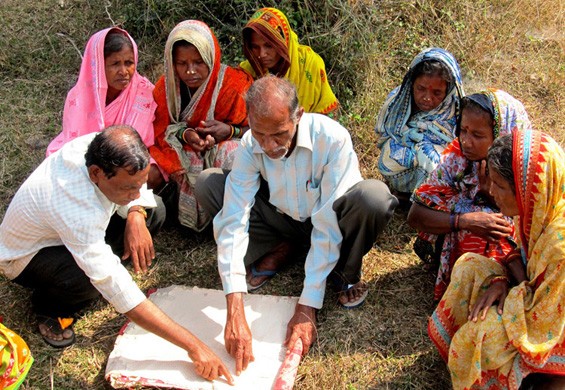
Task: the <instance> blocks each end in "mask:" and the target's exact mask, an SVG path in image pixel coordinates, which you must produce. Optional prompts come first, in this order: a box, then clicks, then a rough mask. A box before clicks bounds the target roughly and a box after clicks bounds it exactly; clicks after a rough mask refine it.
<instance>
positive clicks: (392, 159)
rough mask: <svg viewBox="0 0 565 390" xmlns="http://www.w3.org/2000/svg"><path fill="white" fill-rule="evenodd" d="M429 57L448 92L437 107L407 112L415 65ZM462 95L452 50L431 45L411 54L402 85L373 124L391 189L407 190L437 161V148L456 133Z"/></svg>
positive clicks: (419, 182)
mask: <svg viewBox="0 0 565 390" xmlns="http://www.w3.org/2000/svg"><path fill="white" fill-rule="evenodd" d="M432 60H433V61H438V62H440V63H441V64H442V65H443V66H444V67H445V68H446V69H447V70H448V71H449V73H450V74H451V77H452V78H453V80H454V82H453V83H451V84H450V85H448V86H447V94H446V96H445V98H444V99H443V101H442V102H441V103H440V104H439V105H438V106H437V107H436V108H434V109H433V110H430V111H418V112H415V113H412V112H411V110H412V84H413V82H414V76H413V73H414V69H415V68H416V67H417V66H418V65H419V64H421V63H423V62H426V61H432ZM463 96H464V92H463V82H462V79H461V70H460V69H459V64H458V63H457V60H456V59H455V57H453V55H452V54H451V53H449V52H448V51H446V50H443V49H439V48H430V49H426V50H424V51H422V52H421V53H420V54H418V55H417V56H416V58H414V60H413V61H412V64H410V69H409V70H408V73H406V75H405V76H404V80H403V81H402V85H400V86H399V87H397V88H396V89H394V90H393V91H392V92H391V93H390V95H389V96H388V98H387V99H386V101H385V103H384V105H383V107H382V108H381V111H380V112H379V117H378V119H377V125H376V127H375V132H376V133H377V136H379V140H378V142H377V147H378V148H379V149H380V154H379V171H380V172H381V174H382V175H383V176H384V177H385V179H386V181H387V183H388V184H389V186H390V187H391V188H392V189H393V190H396V191H399V192H409V193H411V192H412V191H414V189H415V188H417V187H418V186H419V185H420V184H421V183H422V182H423V181H424V180H425V179H426V177H428V175H429V174H430V172H432V171H433V170H434V169H435V167H436V166H437V165H438V164H439V160H440V155H441V153H442V152H443V150H444V149H445V147H446V146H447V144H449V143H450V142H451V141H453V139H454V137H455V126H456V121H457V115H458V113H459V100H460V99H461V98H462V97H463Z"/></svg>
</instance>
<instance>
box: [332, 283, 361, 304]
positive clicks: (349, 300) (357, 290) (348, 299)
mask: <svg viewBox="0 0 565 390" xmlns="http://www.w3.org/2000/svg"><path fill="white" fill-rule="evenodd" d="M368 292H369V286H367V283H365V282H363V281H359V282H357V283H355V284H354V285H353V286H351V287H350V288H348V289H347V290H344V291H340V292H339V293H338V297H337V300H338V302H339V304H340V305H342V306H344V307H347V308H353V307H357V306H359V305H361V304H362V303H363V302H364V301H365V298H366V297H367V293H368Z"/></svg>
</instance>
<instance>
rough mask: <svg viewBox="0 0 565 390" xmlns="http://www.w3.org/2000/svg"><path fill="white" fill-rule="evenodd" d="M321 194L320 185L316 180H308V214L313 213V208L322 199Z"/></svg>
mask: <svg viewBox="0 0 565 390" xmlns="http://www.w3.org/2000/svg"><path fill="white" fill-rule="evenodd" d="M320 195H321V190H320V185H319V184H318V183H316V182H313V181H311V180H308V182H306V204H307V207H308V210H306V212H307V213H308V216H311V215H312V210H313V209H314V206H316V204H317V203H318V201H319V200H320Z"/></svg>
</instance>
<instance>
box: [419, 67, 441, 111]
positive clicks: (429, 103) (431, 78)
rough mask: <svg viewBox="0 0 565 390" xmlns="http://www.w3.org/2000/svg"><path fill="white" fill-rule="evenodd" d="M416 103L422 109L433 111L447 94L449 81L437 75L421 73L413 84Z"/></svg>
mask: <svg viewBox="0 0 565 390" xmlns="http://www.w3.org/2000/svg"><path fill="white" fill-rule="evenodd" d="M412 94H413V96H414V103H415V104H416V107H418V109H419V110H420V111H431V110H433V109H434V108H436V107H437V106H439V105H440V104H441V102H443V99H445V96H446V95H447V82H446V81H445V80H444V79H442V78H441V77H440V76H437V75H426V74H423V75H420V76H418V77H416V80H414V83H413V85H412Z"/></svg>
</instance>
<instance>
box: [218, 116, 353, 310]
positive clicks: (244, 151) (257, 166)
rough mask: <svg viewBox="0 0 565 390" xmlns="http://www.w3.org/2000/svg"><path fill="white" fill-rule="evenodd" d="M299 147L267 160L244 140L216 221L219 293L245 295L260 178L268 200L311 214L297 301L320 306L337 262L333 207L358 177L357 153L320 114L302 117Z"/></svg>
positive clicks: (298, 215)
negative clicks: (247, 256) (265, 185)
mask: <svg viewBox="0 0 565 390" xmlns="http://www.w3.org/2000/svg"><path fill="white" fill-rule="evenodd" d="M297 131H298V135H297V139H296V147H295V148H294V150H293V151H292V153H291V155H290V156H288V157H285V158H283V159H281V160H272V159H270V158H269V157H268V156H267V155H266V154H265V153H264V152H263V150H262V149H261V147H260V145H259V143H258V142H257V141H256V140H255V139H254V138H253V137H252V135H251V131H248V132H247V133H245V135H244V136H243V138H242V140H241V146H240V148H239V149H238V151H237V153H236V157H235V161H234V164H233V168H232V171H231V172H230V174H229V175H228V177H227V181H226V187H225V195H224V207H223V208H222V210H221V211H220V213H219V214H218V215H217V216H216V218H215V219H214V234H215V237H216V242H217V243H218V267H219V271H220V277H221V279H222V284H223V287H224V292H225V293H226V294H230V293H233V292H246V291H247V285H246V282H245V274H246V271H245V265H244V261H243V258H244V256H245V253H246V251H247V245H248V241H249V234H248V231H247V227H248V223H249V216H250V211H251V208H252V207H253V204H254V198H255V194H256V193H257V191H258V190H259V186H260V182H261V177H262V178H263V179H264V180H266V181H267V183H268V185H269V192H270V199H269V201H270V203H271V204H273V205H274V206H275V207H276V208H277V209H278V210H279V211H280V212H282V213H284V214H286V215H288V216H290V217H292V218H293V219H294V220H297V221H302V222H303V221H306V220H307V219H308V218H311V221H312V225H313V230H312V235H311V244H310V250H309V252H308V255H307V257H306V264H305V272H306V276H305V279H304V287H303V290H302V294H301V296H300V300H299V303H301V304H303V305H306V306H311V307H314V308H321V307H322V304H323V300H324V294H325V287H326V278H327V277H328V275H329V273H330V272H331V271H332V270H333V268H334V267H335V265H336V263H337V261H338V259H339V249H340V246H341V240H342V235H341V232H340V229H339V226H338V220H337V216H336V213H335V212H334V211H333V209H332V206H333V203H334V201H335V200H336V199H337V198H339V197H340V196H342V195H343V194H344V193H345V192H346V191H347V190H348V189H349V188H350V187H352V186H353V185H355V184H356V183H358V182H360V181H361V180H362V177H361V173H360V172H359V163H358V161H357V155H356V154H355V152H354V150H353V145H352V142H351V137H350V136H349V133H348V132H347V130H346V129H345V128H343V127H342V126H341V125H340V124H339V123H337V122H335V121H333V120H332V119H330V118H328V117H326V116H324V115H319V114H306V113H305V114H303V115H302V118H301V119H300V123H299V126H298V130H297Z"/></svg>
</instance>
